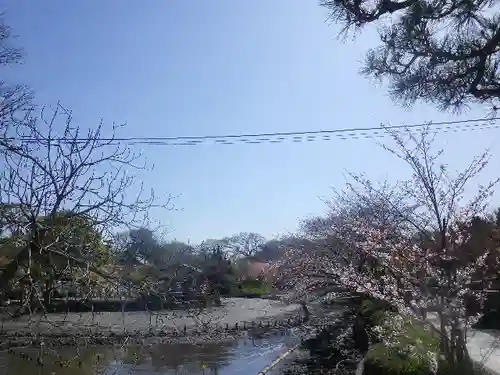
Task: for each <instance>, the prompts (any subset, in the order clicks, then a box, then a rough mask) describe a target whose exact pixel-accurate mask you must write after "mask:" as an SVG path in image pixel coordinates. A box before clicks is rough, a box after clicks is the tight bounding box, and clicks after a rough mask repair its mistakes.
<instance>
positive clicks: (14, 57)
mask: <svg viewBox="0 0 500 375" xmlns="http://www.w3.org/2000/svg"><path fill="white" fill-rule="evenodd" d="M12 42H13V35H12V30H11V28H10V27H9V26H8V25H7V24H6V23H5V20H4V18H3V14H0V67H1V68H5V67H8V66H12V65H15V64H19V63H21V62H22V61H23V55H24V53H23V50H22V49H21V48H18V47H16V46H15V45H14V44H13V43H12ZM32 100H33V92H32V91H31V90H29V89H28V88H27V87H26V86H25V85H21V84H11V83H8V82H6V81H4V80H2V79H0V131H1V132H2V133H3V132H4V131H6V130H7V128H9V127H11V126H16V125H17V124H18V123H19V122H22V121H23V120H24V116H25V114H26V111H29V110H30V109H31V108H32Z"/></svg>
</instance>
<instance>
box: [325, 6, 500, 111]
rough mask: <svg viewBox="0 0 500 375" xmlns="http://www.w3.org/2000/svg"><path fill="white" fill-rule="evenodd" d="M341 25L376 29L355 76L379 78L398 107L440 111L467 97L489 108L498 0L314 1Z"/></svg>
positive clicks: (494, 92) (498, 35) (493, 101)
mask: <svg viewBox="0 0 500 375" xmlns="http://www.w3.org/2000/svg"><path fill="white" fill-rule="evenodd" d="M319 3H320V4H321V5H322V6H323V7H325V8H327V9H328V10H329V11H330V19H331V20H332V21H334V22H338V23H339V24H340V25H341V26H342V27H343V30H344V31H346V30H350V29H352V28H353V29H359V28H361V27H363V26H367V25H373V26H375V25H376V26H378V32H379V37H380V42H381V44H380V45H379V46H377V47H375V48H372V49H370V50H369V52H368V54H367V56H366V60H365V64H364V68H363V70H362V72H363V74H365V75H367V76H370V77H374V78H377V79H382V78H387V79H388V80H389V82H390V93H391V94H392V96H393V98H394V99H395V100H397V101H398V102H401V103H403V104H413V103H414V102H415V101H416V100H424V101H427V102H432V103H436V104H437V105H438V106H439V108H440V109H458V108H461V107H463V106H464V105H467V104H469V103H471V102H479V103H486V104H487V105H490V106H491V107H492V108H493V109H495V110H496V109H497V108H498V105H499V98H500V70H499V64H500V27H499V25H500V13H499V11H498V1H480V0H475V1H467V0H458V1H452V2H447V1H442V2H439V1H416V0H408V1H392V0H387V1H379V2H373V1H369V0H361V1H360V0H320V2H319Z"/></svg>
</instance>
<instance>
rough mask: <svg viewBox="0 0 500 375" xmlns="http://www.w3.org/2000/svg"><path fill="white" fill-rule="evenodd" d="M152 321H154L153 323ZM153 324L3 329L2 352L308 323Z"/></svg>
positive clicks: (299, 319)
mask: <svg viewBox="0 0 500 375" xmlns="http://www.w3.org/2000/svg"><path fill="white" fill-rule="evenodd" d="M152 320H153V319H152ZM154 323H155V324H153V322H152V323H151V325H150V327H149V328H148V329H133V327H130V326H127V327H126V326H125V325H124V326H120V327H118V326H115V327H103V326H99V324H94V325H81V326H75V325H73V324H71V323H69V326H65V325H63V324H61V325H59V326H57V327H54V326H53V327H50V328H49V329H38V327H37V325H36V324H33V325H32V326H30V327H29V329H27V328H28V327H27V326H26V325H25V327H24V328H21V327H19V326H17V327H10V328H9V327H7V329H4V328H5V327H4V325H2V326H1V327H0V349H7V348H9V347H16V346H29V345H39V344H40V342H42V341H43V342H50V343H55V344H56V345H60V346H71V345H78V344H79V343H81V342H82V341H84V342H86V343H87V344H94V345H114V344H117V343H122V342H123V341H124V340H126V341H127V342H128V343H130V344H144V341H145V340H149V339H158V340H153V341H155V342H157V343H170V342H178V341H192V340H199V341H213V340H219V339H225V338H235V337H238V336H240V335H241V334H243V333H245V332H246V333H249V334H250V335H254V336H256V337H262V336H266V335H269V334H273V333H275V334H286V330H287V329H290V328H293V327H297V326H301V325H303V324H304V323H305V320H304V317H303V316H301V315H297V314H294V315H291V316H286V317H281V318H271V319H266V318H261V319H256V320H253V321H249V322H247V321H241V322H234V323H222V324H220V323H210V322H200V323H198V324H191V325H188V324H183V325H176V326H172V325H170V326H168V325H166V324H162V322H161V321H159V322H158V321H156V322H154Z"/></svg>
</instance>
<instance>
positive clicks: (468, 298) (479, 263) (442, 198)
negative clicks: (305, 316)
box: [274, 128, 500, 365]
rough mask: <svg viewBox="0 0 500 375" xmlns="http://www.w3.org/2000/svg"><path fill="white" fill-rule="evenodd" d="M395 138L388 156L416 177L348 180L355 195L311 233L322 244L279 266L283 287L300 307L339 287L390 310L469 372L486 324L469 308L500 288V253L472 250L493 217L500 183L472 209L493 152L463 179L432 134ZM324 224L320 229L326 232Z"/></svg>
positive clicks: (482, 192) (338, 198) (334, 204)
mask: <svg viewBox="0 0 500 375" xmlns="http://www.w3.org/2000/svg"><path fill="white" fill-rule="evenodd" d="M387 132H388V133H389V135H390V136H391V137H392V140H393V141H394V146H392V147H389V146H388V145H382V147H384V148H385V149H386V150H387V151H388V152H390V153H392V154H393V155H394V156H396V157H397V158H399V159H401V160H402V161H404V162H405V163H406V165H407V166H409V168H410V170H411V173H412V175H411V178H410V179H408V180H406V181H399V182H398V183H397V184H395V185H391V184H388V183H384V184H379V185H377V184H374V183H373V182H371V181H370V180H369V179H368V178H367V177H366V176H364V175H360V174H353V173H350V174H348V183H347V186H346V188H345V189H344V190H343V191H340V192H336V193H335V198H334V199H333V200H332V201H331V202H329V209H330V212H329V215H328V216H327V218H322V219H321V220H316V221H314V220H309V221H308V222H306V223H305V225H303V229H304V234H305V235H306V236H309V237H310V238H311V239H313V242H312V243H313V244H314V245H312V246H309V247H308V248H304V247H290V248H289V249H288V251H287V254H286V256H285V257H283V258H282V260H281V261H280V262H277V263H276V264H275V265H274V266H275V267H277V268H279V269H280V283H279V285H280V286H281V288H282V289H283V290H287V291H288V292H289V294H288V296H289V297H290V298H295V299H297V298H298V299H302V298H304V296H306V295H315V296H318V295H320V294H322V293H324V292H325V291H327V290H329V289H330V288H331V287H332V286H336V287H342V288H346V289H348V290H350V291H354V292H360V293H363V294H365V295H367V296H370V297H372V298H376V299H380V300H383V301H386V302H388V303H390V304H391V305H392V306H394V307H395V308H397V309H398V311H399V313H400V314H401V315H403V316H410V317H412V318H413V319H418V320H420V321H421V322H422V323H424V324H426V326H428V327H429V329H431V330H434V331H435V332H436V333H438V334H439V337H440V342H441V344H440V345H441V348H440V349H441V352H442V355H444V356H445V358H446V361H447V363H449V364H452V365H453V364H457V363H463V361H464V360H466V361H467V360H468V353H467V349H466V345H465V344H466V338H467V336H466V333H467V328H468V327H470V325H471V324H472V323H473V322H474V321H475V318H477V316H471V314H470V313H469V311H470V309H468V306H469V305H470V303H471V302H474V303H476V304H477V303H479V304H481V303H482V302H483V301H484V299H485V296H486V291H487V290H488V288H489V287H490V286H491V282H492V281H493V280H492V278H490V277H486V274H487V272H486V271H487V269H488V268H489V267H490V269H491V267H498V266H499V258H500V257H499V252H498V250H497V248H494V249H484V251H479V252H475V253H474V255H473V256H472V255H471V254H470V252H468V251H467V249H468V241H469V240H470V233H471V232H470V227H471V224H472V222H473V220H474V219H475V218H477V217H480V216H481V215H483V214H484V213H485V212H486V209H487V203H488V198H489V197H490V196H491V194H492V193H493V188H494V187H495V185H496V184H497V183H498V181H499V180H498V179H497V180H494V181H492V182H490V183H488V184H487V185H486V186H481V187H480V188H479V190H478V191H477V193H476V194H475V195H474V196H473V197H472V198H471V199H470V200H468V201H465V199H464V198H463V197H464V196H465V195H466V188H467V186H468V185H469V184H470V182H472V181H473V180H474V179H475V177H477V176H478V175H479V174H480V173H481V172H482V171H483V169H484V168H485V167H486V166H487V163H488V160H489V156H490V155H489V153H488V152H485V153H483V154H481V155H479V156H477V157H475V158H474V159H473V160H472V161H471V163H470V164H469V165H468V166H467V167H466V168H465V169H464V170H463V171H462V172H459V173H457V174H455V175H454V174H452V173H451V172H450V171H449V168H448V167H447V166H446V165H443V164H441V163H440V158H441V156H442V154H443V151H442V150H438V151H434V148H433V141H434V136H433V135H432V133H431V132H430V130H429V128H426V129H424V130H423V131H421V132H419V133H411V132H410V130H409V129H407V133H404V134H406V136H405V135H402V133H397V132H394V131H391V130H388V129H387ZM315 224H321V225H318V227H317V229H318V230H317V231H315V229H316V228H315ZM482 275H484V277H482ZM477 280H479V281H477ZM436 315H437V317H438V318H439V319H436Z"/></svg>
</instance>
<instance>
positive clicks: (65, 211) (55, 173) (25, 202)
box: [0, 104, 170, 290]
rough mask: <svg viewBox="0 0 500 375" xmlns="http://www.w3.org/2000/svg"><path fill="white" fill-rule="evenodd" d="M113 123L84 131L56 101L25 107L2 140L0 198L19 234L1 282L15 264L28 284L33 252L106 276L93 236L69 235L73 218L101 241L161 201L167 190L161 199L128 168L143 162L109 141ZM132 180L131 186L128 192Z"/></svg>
mask: <svg viewBox="0 0 500 375" xmlns="http://www.w3.org/2000/svg"><path fill="white" fill-rule="evenodd" d="M116 129H117V127H116V126H113V129H112V131H113V133H112V134H111V136H109V137H104V133H103V125H102V124H100V125H99V126H98V127H97V128H96V129H94V130H88V131H83V130H82V128H80V127H78V126H75V125H74V124H72V116H71V113H70V112H69V111H67V110H66V109H64V108H63V107H62V106H61V105H60V104H58V105H57V106H56V108H55V109H54V110H53V111H52V113H51V114H50V115H48V114H47V110H44V111H42V112H41V114H40V116H39V117H35V115H34V112H32V116H31V117H30V118H29V121H27V122H26V123H25V125H24V136H23V137H20V138H18V139H16V140H15V141H8V142H5V141H4V142H2V146H3V152H2V157H3V160H2V169H3V173H2V174H1V175H0V194H1V195H0V198H1V201H2V202H5V203H7V204H11V205H15V206H16V207H17V210H18V215H17V216H16V217H17V219H18V220H20V222H18V223H17V226H18V227H21V228H22V234H21V235H20V236H18V238H17V248H18V250H19V251H18V253H17V254H16V255H15V256H14V257H13V258H12V259H11V261H10V262H9V263H8V264H7V265H6V267H5V268H4V270H3V272H2V274H1V275H0V289H1V290H6V286H7V284H8V283H9V281H11V280H12V279H13V278H14V276H15V275H16V273H17V272H18V271H19V269H20V268H23V269H24V274H25V279H26V280H25V282H27V283H28V284H29V285H31V286H33V280H32V277H31V273H32V270H33V266H34V264H33V260H34V259H35V257H59V258H62V259H65V260H66V261H67V262H69V263H72V264H75V265H77V266H79V267H81V268H82V269H85V270H86V271H85V272H94V273H97V274H99V275H101V276H105V277H111V275H107V274H106V273H105V272H104V271H103V270H102V269H101V268H100V267H99V265H98V264H97V262H96V254H95V249H96V243H95V242H92V241H88V239H86V238H84V239H82V238H81V236H80V237H75V234H74V231H75V226H78V227H80V228H81V225H82V224H81V223H82V220H83V221H84V222H85V223H87V224H86V225H87V226H88V228H89V229H90V228H91V230H92V231H93V232H94V233H96V234H97V235H98V241H100V242H101V243H105V241H106V240H108V241H109V240H111V238H112V233H113V231H115V230H116V229H118V228H123V227H129V228H130V227H142V226H144V225H145V221H146V220H148V213H149V212H148V211H149V210H150V209H152V208H154V207H168V205H169V204H170V198H167V199H166V202H164V203H161V204H160V203H159V202H158V201H157V200H156V198H155V197H154V195H153V194H152V193H151V194H148V195H144V194H143V188H142V186H141V185H136V181H135V178H134V176H133V175H132V173H131V172H132V171H133V170H134V169H142V168H145V164H144V163H141V162H140V160H141V159H140V155H137V154H134V153H132V152H131V150H130V149H129V148H127V147H123V146H120V145H119V143H118V142H116V141H115V139H114V132H115V131H116ZM135 188H138V194H137V193H136V191H134V193H130V189H135ZM77 238H78V240H77ZM103 246H104V245H103ZM104 247H105V246H104Z"/></svg>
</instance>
